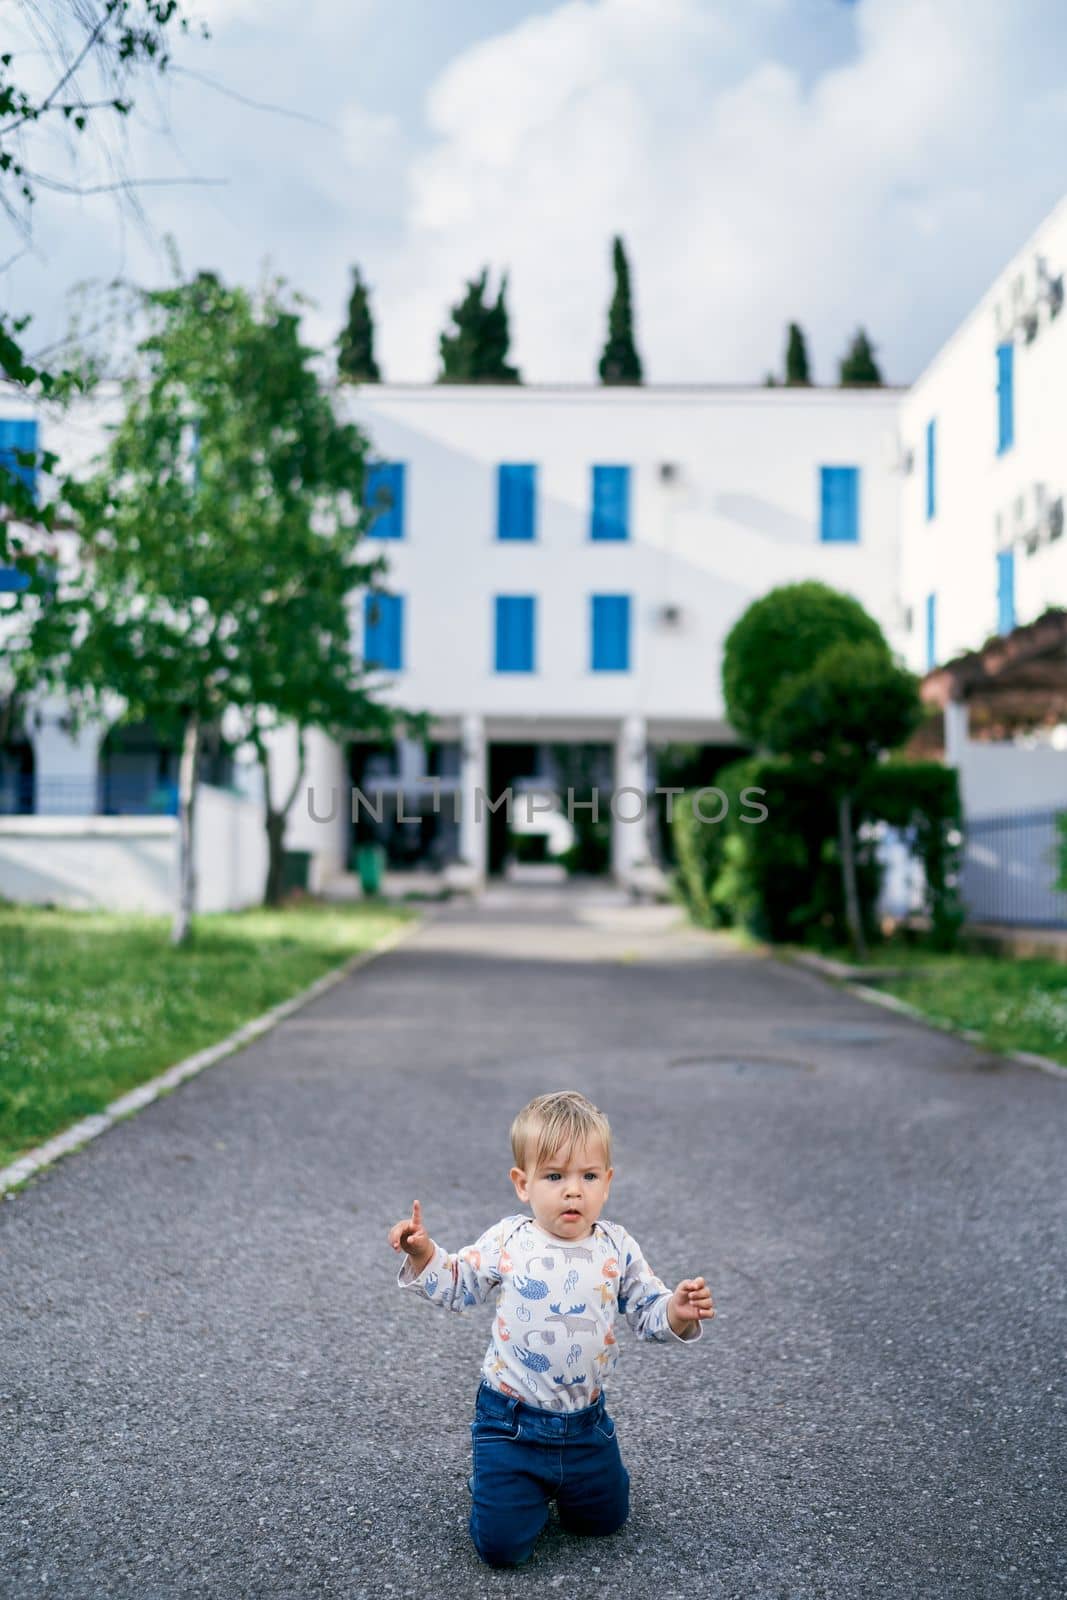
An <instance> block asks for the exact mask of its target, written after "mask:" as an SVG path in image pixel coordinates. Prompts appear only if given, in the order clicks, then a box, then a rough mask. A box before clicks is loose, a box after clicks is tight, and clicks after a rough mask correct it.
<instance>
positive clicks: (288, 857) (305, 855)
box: [282, 850, 311, 894]
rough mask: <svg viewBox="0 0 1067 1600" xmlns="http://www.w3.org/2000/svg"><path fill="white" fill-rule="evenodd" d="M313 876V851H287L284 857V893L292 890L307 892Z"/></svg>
mask: <svg viewBox="0 0 1067 1600" xmlns="http://www.w3.org/2000/svg"><path fill="white" fill-rule="evenodd" d="M310 876H311V851H310V850H286V851H285V852H284V853H283V855H282V893H283V894H288V893H289V891H290V890H291V889H303V890H305V891H306V890H307V886H308V879H309V878H310Z"/></svg>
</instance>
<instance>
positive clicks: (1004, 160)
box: [377, 0, 1067, 381]
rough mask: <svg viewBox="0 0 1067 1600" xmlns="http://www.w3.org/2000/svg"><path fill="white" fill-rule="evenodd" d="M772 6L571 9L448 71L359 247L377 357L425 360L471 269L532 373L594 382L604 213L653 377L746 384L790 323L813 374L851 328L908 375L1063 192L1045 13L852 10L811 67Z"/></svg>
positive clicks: (906, 6) (603, 286)
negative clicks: (805, 344) (381, 249)
mask: <svg viewBox="0 0 1067 1600" xmlns="http://www.w3.org/2000/svg"><path fill="white" fill-rule="evenodd" d="M787 10H788V4H787V0H749V3H746V4H745V5H744V6H740V5H738V4H737V3H736V0H566V3H564V4H562V5H560V6H559V7H558V8H557V9H556V10H555V11H553V12H551V13H549V14H548V15H544V16H539V17H535V18H531V19H528V20H526V21H525V22H523V23H522V24H521V25H519V26H518V27H516V28H514V29H512V30H511V31H510V32H508V33H506V34H503V35H501V36H499V37H497V38H494V39H491V40H489V41H487V42H484V43H482V44H479V45H477V46H476V47H474V48H472V49H470V50H469V51H467V52H466V53H465V54H463V55H461V56H460V57H459V58H458V59H456V60H454V61H453V62H452V63H451V64H450V65H449V67H448V68H447V69H446V71H445V72H444V73H443V74H442V75H441V77H440V78H439V79H438V81H437V82H436V83H435V84H434V86H433V87H432V89H431V91H430V93H429V95H428V98H427V102H426V118H427V123H428V126H429V128H430V131H431V134H432V142H431V144H430V146H429V148H428V149H426V150H425V151H424V152H423V153H422V154H421V155H420V156H419V157H417V158H416V160H415V161H414V164H413V165H412V167H411V170H410V174H409V187H408V194H407V214H406V229H405V233H404V237H403V240H402V242H401V243H399V244H398V245H397V247H396V249H395V251H394V252H392V253H391V255H390V257H389V258H388V260H386V259H385V258H383V259H382V260H381V261H380V262H379V264H378V271H377V277H378V281H379V284H380V291H379V308H380V335H381V346H382V350H383V355H384V360H385V365H386V368H387V372H388V373H389V374H390V375H392V376H396V377H415V376H423V377H424V376H429V375H430V374H431V372H432V358H433V352H434V350H435V348H436V337H437V334H438V332H439V331H440V327H441V325H442V321H443V317H444V312H445V308H446V307H447V305H448V304H449V303H451V302H452V301H454V300H455V299H456V297H457V295H458V292H459V290H460V288H461V286H462V281H463V280H464V279H465V278H467V277H470V276H471V275H472V274H473V273H474V272H475V271H477V270H478V269H479V267H480V266H481V265H482V264H483V263H485V262H489V263H492V264H494V265H495V266H498V267H505V266H506V267H510V268H511V270H512V286H513V287H512V293H511V307H512V324H513V332H514V347H515V353H516V355H517V357H518V359H519V362H520V365H521V366H522V368H523V371H524V374H525V375H526V376H527V377H529V378H533V379H551V378H556V377H560V378H568V379H584V378H590V377H592V376H593V374H594V371H595V362H596V358H597V355H598V352H599V346H600V343H601V341H602V337H603V326H604V320H605V309H606V301H607V295H608V291H609V281H608V243H609V239H610V236H611V234H612V233H614V232H615V231H617V230H620V231H622V232H623V233H625V235H626V237H627V241H628V243H629V245H630V247H631V259H632V261H633V264H634V271H635V279H636V286H637V296H638V317H639V322H638V331H639V339H640V343H641V345H642V348H643V351H644V354H645V357H646V365H647V367H648V369H649V373H650V375H651V376H652V377H653V378H655V379H659V380H670V379H709V378H710V379H718V380H741V381H747V380H758V379H759V378H760V377H761V376H762V373H763V371H764V370H765V368H766V367H767V366H768V365H771V364H774V363H777V361H778V358H779V353H780V348H781V342H782V330H783V327H784V324H785V322H786V321H787V320H788V319H789V318H792V317H796V318H798V319H799V320H801V321H802V322H803V323H804V324H805V326H806V327H807V328H808V329H809V331H810V333H811V334H812V336H813V343H814V348H815V352H816V358H817V360H816V366H817V375H818V376H821V377H822V378H823V379H825V380H831V379H832V378H833V376H834V366H833V362H834V358H835V357H836V355H837V354H838V353H839V352H840V350H841V348H842V347H843V345H844V342H845V340H846V338H847V336H848V333H849V332H850V331H851V329H852V328H853V327H854V326H855V324H856V323H857V322H859V321H862V322H864V323H865V324H867V325H868V327H869V328H870V330H871V332H872V334H873V336H874V337H875V339H876V340H877V341H880V342H881V344H882V347H883V350H884V352H885V355H886V357H887V358H888V366H889V369H890V376H891V377H893V378H895V379H897V380H906V379H908V378H910V377H911V376H913V375H914V372H915V370H916V369H917V368H918V366H919V365H921V363H922V361H923V360H924V359H925V358H926V356H927V355H928V354H930V353H932V350H933V348H934V347H935V345H936V342H937V340H938V339H939V338H940V337H942V336H943V334H944V333H946V332H947V331H948V330H949V329H950V328H951V327H952V326H953V325H954V323H955V321H956V320H958V318H959V317H960V315H962V313H963V312H964V311H965V310H966V309H967V306H968V304H969V301H970V300H971V299H973V298H974V297H975V296H976V295H977V294H978V293H980V292H981V290H982V288H983V287H984V285H985V282H986V280H987V278H988V277H989V276H991V274H992V273H993V272H994V271H995V270H996V268H997V266H998V265H999V263H1000V261H1001V260H1002V259H1003V258H1004V257H1006V256H1007V255H1008V254H1009V253H1010V252H1011V251H1012V250H1013V249H1014V248H1016V246H1017V245H1018V243H1020V242H1021V240H1022V238H1023V237H1024V235H1025V233H1026V231H1028V230H1029V228H1030V227H1032V226H1033V225H1034V224H1035V223H1036V221H1037V220H1039V218H1040V216H1041V215H1042V213H1043V211H1044V210H1045V209H1047V208H1048V207H1050V206H1051V204H1052V203H1053V202H1054V201H1055V199H1057V198H1058V191H1059V188H1060V186H1061V185H1062V167H1061V162H1060V157H1059V154H1058V151H1059V150H1062V148H1063V145H1064V137H1065V135H1067V101H1065V98H1064V95H1063V92H1062V90H1061V88H1060V86H1059V84H1058V82H1057V80H1056V75H1055V74H1056V64H1057V62H1058V60H1059V59H1060V52H1059V49H1058V48H1057V47H1058V46H1059V45H1060V44H1062V40H1063V36H1064V23H1063V20H1062V17H1061V15H1060V12H1059V8H1058V6H1057V5H1056V4H1054V3H1053V0H1016V4H1014V5H1013V6H1010V7H1008V6H1005V5H1003V4H1001V3H1000V0H861V3H860V4H859V6H858V7H856V8H855V10H854V12H850V13H849V15H850V17H851V19H852V22H853V24H854V27H855V30H856V48H855V53H854V55H853V56H852V57H851V58H850V59H849V60H847V61H846V62H845V63H844V64H838V65H836V66H834V67H832V68H830V69H828V70H825V71H824V72H823V74H822V75H821V76H818V77H817V78H816V79H815V81H814V83H810V82H809V83H807V84H805V82H804V81H803V79H802V77H801V75H800V73H799V72H798V71H797V70H795V69H794V67H793V66H792V65H791V64H790V62H789V61H788V60H780V59H778V56H779V52H780V44H781V36H782V24H783V19H784V17H785V15H786V12H787Z"/></svg>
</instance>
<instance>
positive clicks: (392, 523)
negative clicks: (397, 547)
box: [365, 461, 404, 539]
mask: <svg viewBox="0 0 1067 1600" xmlns="http://www.w3.org/2000/svg"><path fill="white" fill-rule="evenodd" d="M365 505H366V508H367V510H368V511H372V512H373V513H374V519H373V521H372V522H371V524H370V526H369V527H368V529H367V532H368V533H369V534H370V536H371V538H372V539H402V538H403V537H404V463H403V462H402V461H375V462H374V463H373V464H372V465H371V466H369V467H368V468H367V488H366V499H365Z"/></svg>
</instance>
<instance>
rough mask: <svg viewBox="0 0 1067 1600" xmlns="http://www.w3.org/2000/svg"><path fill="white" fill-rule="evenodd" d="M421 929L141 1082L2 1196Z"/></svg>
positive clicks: (47, 1148) (16, 1172) (3, 1181)
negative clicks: (216, 1042)
mask: <svg viewBox="0 0 1067 1600" xmlns="http://www.w3.org/2000/svg"><path fill="white" fill-rule="evenodd" d="M420 926H421V918H418V917H414V918H412V920H411V921H410V922H407V923H404V924H403V926H401V927H399V928H397V929H396V930H395V932H393V933H389V934H386V936H385V938H384V939H383V940H382V941H381V943H380V944H376V945H375V946H374V947H373V949H371V950H360V951H359V952H358V954H356V955H354V956H350V957H349V959H348V960H347V961H344V962H342V964H341V965H340V966H339V967H334V968H333V970H332V971H331V972H325V973H323V975H322V977H321V978H316V979H315V982H314V983H312V984H309V986H308V987H307V988H306V989H301V991H300V993H299V994H294V995H292V996H290V998H289V999H288V1000H281V1001H279V1003H278V1004H277V1005H276V1006H272V1007H271V1008H270V1010H269V1011H264V1012H262V1013H261V1014H260V1016H258V1017H253V1018H252V1020H251V1021H250V1022H245V1023H242V1025H241V1026H240V1027H239V1028H237V1029H235V1030H234V1032H233V1033H231V1034H228V1035H227V1037H226V1038H225V1039H220V1040H219V1042H218V1044H212V1045H208V1046H207V1047H206V1048H205V1049H203V1050H198V1051H197V1052H196V1053H195V1055H191V1056H186V1057H185V1059H184V1060H183V1061H178V1062H176V1063H175V1065H174V1066H173V1067H168V1068H167V1069H166V1071H164V1072H161V1073H159V1075H158V1076H157V1077H155V1078H150V1079H149V1080H148V1082H147V1083H139V1084H138V1085H137V1087H136V1089H130V1090H128V1091H127V1093H126V1094H123V1095H120V1096H119V1098H118V1099H117V1100H112V1102H111V1104H110V1105H109V1106H106V1107H105V1109H104V1110H103V1111H99V1112H97V1113H95V1114H94V1115H93V1116H91V1117H83V1118H82V1119H81V1121H80V1122H75V1123H74V1124H73V1126H71V1127H69V1128H67V1129H66V1130H65V1131H64V1132H63V1133H57V1134H56V1136H55V1138H54V1139H49V1140H47V1141H46V1143H44V1144H39V1145H38V1146H37V1147H36V1148H35V1149H33V1150H28V1151H27V1152H26V1154H25V1155H24V1156H20V1157H19V1159H18V1160H17V1161H13V1162H12V1163H11V1165H10V1166H9V1167H0V1196H3V1195H4V1193H5V1192H6V1191H8V1190H11V1189H15V1188H17V1187H18V1186H19V1185H20V1184H23V1183H25V1182H26V1180H27V1179H28V1178H32V1177H33V1176H34V1175H35V1174H36V1173H38V1172H42V1171H43V1170H44V1169H45V1168H46V1167H50V1166H51V1165H52V1163H53V1162H55V1161H58V1160H59V1159H60V1157H61V1156H65V1155H69V1154H70V1153H71V1151H73V1150H78V1149H80V1148H81V1146H82V1145H85V1144H88V1143H89V1141H90V1140H91V1139H96V1138H98V1137H99V1135H100V1134H102V1133H106V1132H107V1130H108V1129H109V1128H113V1127H114V1126H115V1123H116V1122H122V1121H124V1120H125V1118H127V1117H131V1116H133V1115H134V1113H135V1112H137V1111H141V1110H143V1108H144V1107H145V1106H149V1105H151V1104H152V1101H153V1100H158V1099H159V1097H160V1095H163V1094H167V1093H169V1091H170V1090H171V1089H176V1088H177V1087H178V1085H179V1084H180V1083H184V1082H185V1080H186V1079H187V1078H195V1077H196V1076H197V1074H198V1073H200V1072H203V1071H204V1070H205V1068H206V1067H211V1066H214V1064H215V1062H216V1061H222V1060H223V1059H224V1058H225V1057H226V1056H230V1055H233V1054H234V1052H235V1051H237V1050H240V1049H241V1048H242V1047H243V1046H244V1045H246V1044H251V1042H252V1040H253V1039H258V1038H259V1037H260V1035H261V1034H264V1033H268V1032H269V1031H270V1029H271V1028H273V1027H276V1026H277V1024H278V1023H279V1022H284V1020H285V1018H286V1017H290V1016H292V1014H293V1012H294V1011H299V1010H301V1009H302V1007H304V1006H306V1005H307V1004H308V1003H309V1002H310V1001H312V1000H317V999H318V997H319V995H320V994H325V993H326V991H327V990H328V989H332V988H333V987H334V986H335V984H338V983H340V982H342V980H343V979H345V978H347V977H349V976H350V975H351V974H352V973H353V972H355V971H357V970H358V968H360V967H365V966H366V965H367V964H368V962H371V961H374V960H375V959H376V958H377V957H378V956H381V955H384V954H385V953H386V951H387V950H392V949H393V948H394V947H395V946H396V945H398V944H400V943H401V941H402V940H404V939H408V938H410V937H411V935H412V934H413V933H415V932H416V930H417V929H418V928H419V927H420Z"/></svg>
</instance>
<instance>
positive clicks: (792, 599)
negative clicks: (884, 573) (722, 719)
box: [722, 582, 889, 745]
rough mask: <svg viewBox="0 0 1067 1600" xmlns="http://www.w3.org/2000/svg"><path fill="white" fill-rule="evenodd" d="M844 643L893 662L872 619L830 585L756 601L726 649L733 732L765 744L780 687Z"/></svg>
mask: <svg viewBox="0 0 1067 1600" xmlns="http://www.w3.org/2000/svg"><path fill="white" fill-rule="evenodd" d="M840 642H845V643H850V644H868V643H869V644H872V645H876V646H878V647H879V648H880V649H881V650H882V652H883V654H884V655H885V658H886V659H887V660H888V659H889V647H888V645H887V644H886V642H885V639H884V637H883V635H882V630H881V628H879V626H878V624H877V622H875V620H874V618H873V617H871V616H869V615H868V614H867V612H866V611H865V610H864V609H863V607H862V606H861V605H860V603H859V601H858V600H854V599H853V598H852V596H851V595H847V594H841V593H840V591H839V590H837V589H831V588H830V587H829V585H827V584H824V583H816V582H806V583H789V584H783V585H781V586H780V587H779V588H777V589H772V590H770V592H769V593H767V594H765V595H763V596H762V597H761V598H760V599H759V600H755V601H753V603H752V604H751V605H750V606H749V607H748V609H747V610H746V611H745V612H744V613H743V615H742V616H741V617H739V618H738V620H737V621H736V622H735V623H734V625H733V627H732V628H731V629H730V632H729V634H728V635H727V637H726V643H725V645H724V647H723V662H722V687H723V697H724V699H725V701H726V714H727V716H728V717H729V719H730V722H731V724H732V726H733V728H734V730H735V732H736V733H738V734H739V735H740V736H741V738H742V739H746V740H748V741H749V742H750V743H751V744H754V745H759V744H762V743H764V720H765V718H766V716H767V713H768V711H769V709H770V706H771V702H772V700H773V698H774V695H775V693H776V692H777V690H778V687H779V685H780V684H781V683H782V682H783V681H784V680H785V679H787V678H789V677H790V676H792V675H794V674H796V673H803V672H806V671H807V670H808V669H809V668H810V667H812V666H814V665H815V662H816V661H817V660H818V659H819V657H820V656H821V655H822V654H823V652H824V651H825V650H827V649H829V647H830V646H831V645H833V644H837V643H840Z"/></svg>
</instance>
